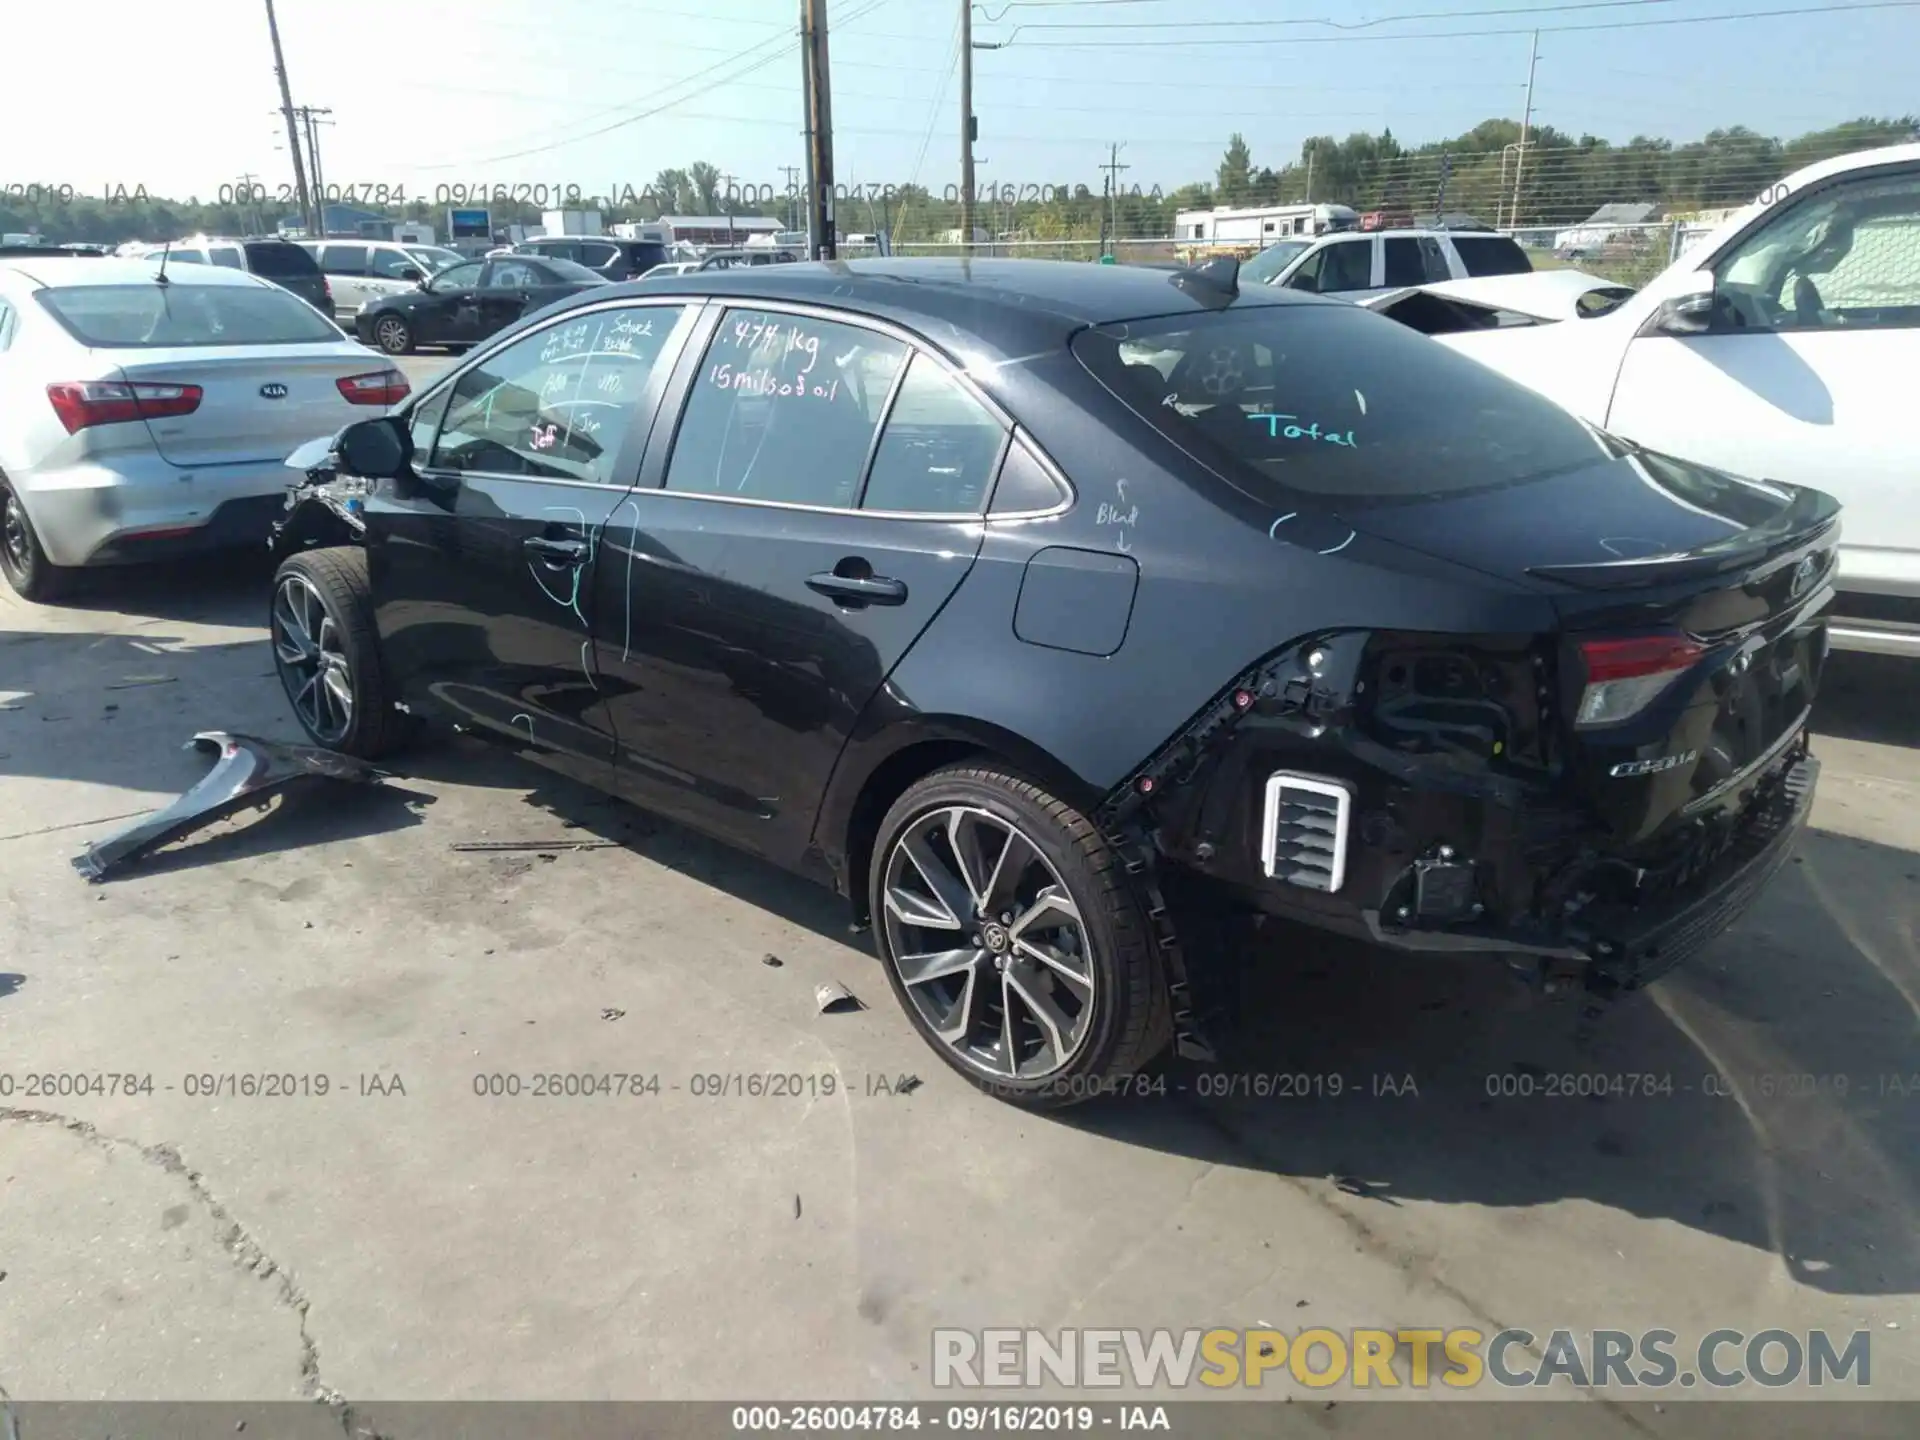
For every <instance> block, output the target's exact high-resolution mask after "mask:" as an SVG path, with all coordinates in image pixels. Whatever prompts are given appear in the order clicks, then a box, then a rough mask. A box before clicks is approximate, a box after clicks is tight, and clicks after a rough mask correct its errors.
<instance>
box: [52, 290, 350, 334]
mask: <svg viewBox="0 0 1920 1440" xmlns="http://www.w3.org/2000/svg"><path fill="white" fill-rule="evenodd" d="M36 298H37V299H38V300H39V301H40V303H41V304H42V305H44V306H45V307H46V308H47V310H48V311H49V312H50V313H51V314H52V315H53V318H54V319H56V320H58V321H59V322H60V324H61V326H62V327H63V328H64V329H65V330H66V332H67V333H68V334H69V335H71V336H73V338H74V339H76V340H78V341H79V342H80V343H81V344H82V345H87V346H92V347H101V348H113V349H120V348H136V349H137V348H148V349H151V348H157V347H163V346H175V345H315V344H321V343H324V342H326V341H329V340H340V339H342V338H344V337H343V336H342V335H341V332H340V331H339V329H337V328H336V327H335V326H334V325H333V324H331V323H330V322H329V321H327V320H325V319H323V318H322V317H321V315H320V312H319V311H317V310H315V309H314V308H313V307H312V306H311V305H309V304H307V302H306V301H304V300H301V299H299V298H298V297H297V296H294V295H291V294H289V293H288V292H287V291H285V290H281V289H278V288H268V287H267V286H264V285H183V284H181V283H180V282H179V281H177V280H176V281H175V282H173V283H172V284H170V285H151V284H147V285H73V286H68V287H66V288H64V289H57V290H41V291H39V292H37V294H36Z"/></svg>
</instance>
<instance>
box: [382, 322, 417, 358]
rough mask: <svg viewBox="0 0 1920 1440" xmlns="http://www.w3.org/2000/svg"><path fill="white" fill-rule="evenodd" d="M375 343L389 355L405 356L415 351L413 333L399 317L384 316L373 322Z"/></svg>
mask: <svg viewBox="0 0 1920 1440" xmlns="http://www.w3.org/2000/svg"><path fill="white" fill-rule="evenodd" d="M373 343H374V344H376V345H378V346H379V347H380V348H381V349H382V350H384V351H386V353H387V354H389V355H404V354H406V353H407V352H408V351H409V350H411V349H413V331H412V330H410V329H409V328H408V327H407V322H406V321H404V320H402V319H401V318H400V317H399V316H398V315H382V316H381V317H380V318H379V319H378V320H376V321H374V322H373Z"/></svg>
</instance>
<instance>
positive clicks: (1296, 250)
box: [1240, 240, 1313, 285]
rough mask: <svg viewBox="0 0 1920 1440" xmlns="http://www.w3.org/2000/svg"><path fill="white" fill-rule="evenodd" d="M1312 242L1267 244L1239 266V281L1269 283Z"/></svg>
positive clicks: (1290, 241) (1255, 283)
mask: <svg viewBox="0 0 1920 1440" xmlns="http://www.w3.org/2000/svg"><path fill="white" fill-rule="evenodd" d="M1312 243H1313V242H1312V241H1310V240H1282V241H1280V242H1279V243H1277V244H1274V245H1269V246H1268V247H1267V248H1266V249H1264V250H1262V251H1261V252H1260V253H1259V254H1258V255H1256V256H1254V257H1253V258H1252V259H1251V260H1249V261H1247V263H1246V264H1244V265H1242V266H1241V267H1240V283H1241V284H1243V285H1248V284H1251V285H1271V284H1272V283H1273V281H1274V277H1275V276H1277V275H1278V274H1279V273H1280V272H1281V271H1282V270H1284V269H1286V268H1287V266H1289V265H1291V264H1292V263H1293V262H1294V261H1295V260H1296V259H1298V258H1299V257H1300V256H1301V255H1302V254H1304V253H1305V252H1306V250H1307V248H1308V247H1309V246H1310V245H1311V244H1312Z"/></svg>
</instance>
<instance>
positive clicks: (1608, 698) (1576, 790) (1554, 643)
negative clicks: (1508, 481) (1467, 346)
mask: <svg viewBox="0 0 1920 1440" xmlns="http://www.w3.org/2000/svg"><path fill="white" fill-rule="evenodd" d="M1839 513H1840V507H1839V504H1838V502H1836V501H1835V500H1833V499H1832V498H1831V497H1830V496H1828V495H1825V494H1823V493H1821V492H1820V491H1816V490H1808V489H1804V488H1800V487H1796V486H1788V485H1772V484H1766V485H1761V484H1755V483H1752V482H1748V481H1742V480H1737V479H1734V478H1733V477H1731V476H1727V475H1724V474H1721V473H1720V472H1717V471H1713V470H1709V469H1705V468H1703V467H1700V466H1696V465H1691V464H1688V463H1686V462H1683V461H1678V460H1674V459H1672V458H1670V457H1666V456H1659V455H1652V454H1647V453H1645V452H1638V451H1630V452H1627V453H1624V454H1622V455H1621V456H1620V458H1618V459H1616V460H1611V461H1607V462H1604V463H1601V464H1597V465H1595V466H1593V467H1591V468H1589V469H1582V470H1580V471H1577V472H1575V473H1572V474H1568V475H1563V476H1559V477H1554V478H1551V479H1547V480H1543V481H1538V482H1535V483H1531V484H1525V485H1520V486H1515V487H1512V488H1509V489H1505V490H1500V491H1493V492H1486V493H1482V494H1478V495H1462V496H1454V497H1448V498H1445V499H1440V500H1434V501H1426V502H1420V503H1416V504H1410V505H1402V506H1391V507H1378V508H1372V509H1365V510H1358V511H1355V512H1354V513H1353V514H1351V515H1350V516H1347V517H1346V518H1347V519H1348V520H1349V521H1350V523H1351V524H1353V525H1354V526H1356V527H1357V528H1359V529H1360V530H1362V531H1365V532H1368V533H1371V534H1374V535H1376V536H1378V537H1379V538H1382V539H1388V540H1392V541H1395V542H1396V543H1398V544H1402V545H1406V546H1408V547H1410V548H1412V549H1416V550H1421V551H1424V552H1426V553H1428V554H1431V555H1436V556H1439V557H1441V558H1444V559H1448V560H1452V561H1455V562H1456V563H1460V564H1465V565H1469V566H1471V567H1473V568H1475V569H1478V570H1481V571H1483V572H1485V573H1488V574H1494V575H1498V576H1500V577H1501V578H1503V579H1508V580H1518V581H1521V582H1523V583H1528V584H1531V585H1534V586H1538V587H1540V588H1542V589H1543V590H1544V592H1545V593H1546V594H1547V595H1548V596H1549V597H1550V598H1551V600H1552V603H1553V605H1554V608H1555V611H1556V612H1557V614H1558V616H1559V619H1560V633H1559V634H1558V635H1556V636H1553V637H1551V638H1550V639H1548V640H1546V641H1544V642H1543V643H1547V644H1549V645H1550V646H1551V648H1552V649H1553V651H1554V654H1553V660H1554V662H1555V671H1556V673H1557V676H1558V680H1557V685H1556V687H1555V688H1554V689H1552V690H1550V691H1549V694H1548V695H1547V696H1546V697H1543V698H1544V699H1546V700H1547V702H1548V703H1549V704H1550V706H1551V708H1552V709H1553V711H1554V712H1555V714H1554V716H1553V717H1552V720H1553V726H1554V731H1555V733H1556V735H1557V736H1558V738H1559V741H1560V744H1561V749H1562V754H1563V757H1564V763H1563V764H1562V766H1561V775H1562V780H1563V783H1564V785H1565V786H1566V787H1567V789H1568V791H1569V793H1570V795H1571V796H1573V797H1576V798H1578V799H1579V800H1580V801H1582V802H1583V803H1584V804H1586V805H1587V806H1589V807H1590V808H1591V809H1592V810H1593V811H1594V812H1596V813H1597V815H1598V816H1599V818H1600V819H1601V820H1602V822H1603V824H1604V826H1605V829H1606V831H1607V833H1608V834H1609V836H1610V837H1611V840H1612V848H1615V849H1616V850H1620V851H1623V852H1636V851H1651V850H1652V849H1657V848H1658V847H1659V846H1660V845H1661V844H1662V843H1664V841H1665V839H1666V837H1668V836H1670V835H1671V834H1673V833H1675V832H1677V831H1679V830H1682V829H1686V828H1689V827H1695V826H1697V825H1700V824H1705V823H1707V822H1708V821H1709V820H1711V819H1712V818H1713V817H1714V816H1715V815H1716V814H1718V813H1720V812H1723V811H1725V810H1727V809H1729V808H1731V807H1734V806H1737V805H1738V804H1739V803H1740V802H1741V801H1742V800H1743V799H1744V797H1745V795H1746V794H1747V793H1748V792H1749V791H1750V790H1751V788H1752V784H1753V782H1754V781H1756V780H1757V779H1758V778H1759V777H1760V776H1762V775H1764V774H1765V773H1767V772H1768V771H1770V769H1771V768H1772V766H1773V764H1774V762H1775V761H1776V760H1777V758H1778V757H1779V756H1780V755H1781V754H1783V753H1784V752H1785V751H1786V750H1788V749H1790V748H1791V747H1792V744H1793V742H1794V741H1795V740H1796V739H1797V737H1798V736H1799V735H1800V733H1801V731H1802V730H1803V728H1804V726H1805V723H1806V718H1807V712H1808V710H1809V708H1810V707H1811V706H1812V703H1813V697H1814V694H1815V691H1816V690H1817V688H1818V684H1819V677H1820V671H1821V668H1822V665H1823V664H1824V662H1825V659H1826V648H1827V647H1826V624H1825V619H1824V614H1823V612H1824V610H1825V607H1826V606H1827V604H1828V602H1829V601H1830V600H1831V599H1832V595H1833V587H1832V581H1833V576H1834V571H1835V557H1836V547H1837V544H1838V540H1839Z"/></svg>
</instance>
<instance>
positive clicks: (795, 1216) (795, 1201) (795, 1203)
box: [793, 1195, 800, 1220]
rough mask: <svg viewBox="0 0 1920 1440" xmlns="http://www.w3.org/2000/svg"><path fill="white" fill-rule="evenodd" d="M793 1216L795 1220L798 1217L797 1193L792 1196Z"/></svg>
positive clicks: (798, 1202) (798, 1198) (798, 1200)
mask: <svg viewBox="0 0 1920 1440" xmlns="http://www.w3.org/2000/svg"><path fill="white" fill-rule="evenodd" d="M793 1218H794V1219H796V1220H798V1219H799V1218H800V1197H799V1196H798V1195H796V1196H794V1197H793Z"/></svg>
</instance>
